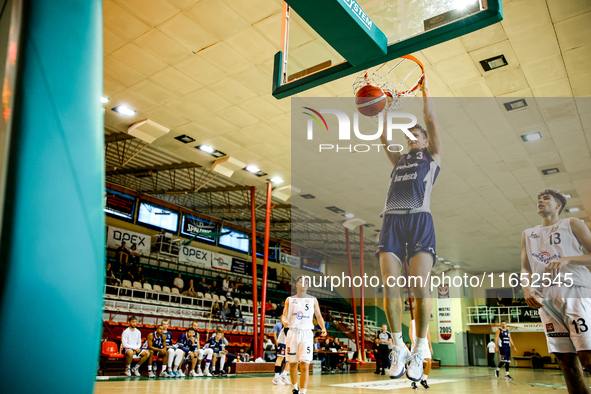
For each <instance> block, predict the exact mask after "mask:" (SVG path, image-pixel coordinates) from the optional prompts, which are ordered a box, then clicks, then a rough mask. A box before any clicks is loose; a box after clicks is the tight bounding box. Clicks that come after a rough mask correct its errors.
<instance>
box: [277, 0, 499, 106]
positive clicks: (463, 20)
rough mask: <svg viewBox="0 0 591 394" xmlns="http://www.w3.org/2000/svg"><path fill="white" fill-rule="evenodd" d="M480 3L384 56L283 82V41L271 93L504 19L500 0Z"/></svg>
mask: <svg viewBox="0 0 591 394" xmlns="http://www.w3.org/2000/svg"><path fill="white" fill-rule="evenodd" d="M481 3H483V4H482V5H483V7H484V9H483V10H481V11H479V12H476V13H473V14H469V15H466V16H464V17H460V18H458V19H455V20H452V21H450V22H448V23H446V24H443V25H441V26H439V27H435V28H433V29H431V30H428V31H425V32H423V33H421V34H418V35H415V36H413V37H410V38H408V39H405V40H401V41H399V42H395V43H393V44H390V45H388V47H387V53H386V54H385V55H384V56H379V57H377V58H373V59H368V60H367V61H366V62H363V63H358V64H357V65H353V64H351V63H350V62H348V61H346V60H345V61H343V62H341V63H338V64H335V65H333V66H330V67H328V68H325V69H321V70H319V71H315V72H312V73H310V74H307V75H305V76H302V77H300V78H297V79H294V80H292V81H290V82H286V83H282V77H283V74H284V69H283V67H285V62H284V60H285V59H284V52H285V45H282V50H281V51H279V52H277V53H276V54H275V58H274V67H273V91H272V94H273V96H274V97H275V98H277V99H282V98H286V97H290V96H293V95H295V94H297V93H300V92H304V91H306V90H308V89H312V88H314V87H316V86H320V85H323V84H326V83H329V82H332V81H335V80H337V79H340V78H342V77H345V76H348V75H351V74H355V73H358V72H361V71H363V70H365V69H368V68H370V67H374V66H376V65H378V64H382V63H385V62H387V61H390V60H393V59H396V58H398V57H400V56H404V55H408V54H411V53H414V52H417V51H420V50H423V49H425V48H429V47H431V46H434V45H437V44H440V43H442V42H445V41H449V40H452V39H454V38H458V37H461V36H463V35H466V34H469V33H471V32H474V31H477V30H480V29H483V28H485V27H487V26H490V25H492V24H495V23H497V22H500V21H501V20H503V11H502V4H501V0H481ZM285 10H286V5H284V11H285ZM311 26H312V27H313V24H311ZM283 31H284V34H285V32H286V29H285V28H284V29H283ZM319 34H321V35H322V33H321V32H319ZM282 40H283V42H284V43H285V42H286V37H285V35H284V37H282ZM327 41H328V40H327Z"/></svg>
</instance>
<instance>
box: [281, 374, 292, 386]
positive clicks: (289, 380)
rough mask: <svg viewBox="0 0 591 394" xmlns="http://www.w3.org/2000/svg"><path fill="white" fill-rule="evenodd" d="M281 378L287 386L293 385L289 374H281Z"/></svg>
mask: <svg viewBox="0 0 591 394" xmlns="http://www.w3.org/2000/svg"><path fill="white" fill-rule="evenodd" d="M279 376H280V377H281V380H283V382H284V383H285V384H286V385H291V379H290V377H289V375H288V374H281V375H279Z"/></svg>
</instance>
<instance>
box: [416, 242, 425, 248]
mask: <svg viewBox="0 0 591 394" xmlns="http://www.w3.org/2000/svg"><path fill="white" fill-rule="evenodd" d="M421 246H423V244H422V243H420V242H417V243H416V244H415V250H419V249H421Z"/></svg>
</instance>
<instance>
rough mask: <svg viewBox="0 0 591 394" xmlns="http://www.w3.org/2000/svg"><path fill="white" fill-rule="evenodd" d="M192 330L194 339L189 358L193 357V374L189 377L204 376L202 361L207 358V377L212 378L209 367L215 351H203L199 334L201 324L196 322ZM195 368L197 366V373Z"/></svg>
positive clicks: (192, 324) (192, 325)
mask: <svg viewBox="0 0 591 394" xmlns="http://www.w3.org/2000/svg"><path fill="white" fill-rule="evenodd" d="M191 328H192V329H193V332H194V334H193V338H192V341H191V343H192V344H191V347H190V352H189V357H191V372H190V373H189V376H191V377H193V376H203V371H201V360H203V359H204V358H205V376H211V372H209V366H210V365H211V359H212V357H213V351H212V350H211V349H201V343H200V341H199V332H198V331H197V329H198V328H199V323H198V322H196V321H194V322H193V323H191ZM195 366H197V372H195Z"/></svg>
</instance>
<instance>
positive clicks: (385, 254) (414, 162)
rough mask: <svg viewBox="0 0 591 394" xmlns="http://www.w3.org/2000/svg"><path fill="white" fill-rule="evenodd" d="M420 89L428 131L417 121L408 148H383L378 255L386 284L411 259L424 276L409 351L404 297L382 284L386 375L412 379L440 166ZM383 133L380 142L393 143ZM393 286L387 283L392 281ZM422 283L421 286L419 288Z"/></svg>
mask: <svg viewBox="0 0 591 394" xmlns="http://www.w3.org/2000/svg"><path fill="white" fill-rule="evenodd" d="M420 89H421V91H422V92H423V119H424V121H425V126H426V130H425V129H423V128H422V127H421V126H419V125H416V126H414V127H413V128H412V129H410V132H411V133H412V134H413V136H414V137H415V139H414V140H413V139H410V138H408V137H407V145H408V150H409V152H408V153H407V154H400V153H399V152H389V151H388V150H384V152H386V154H387V156H388V159H389V160H390V162H391V163H392V165H393V166H394V169H393V170H392V173H391V175H390V184H389V186H388V196H387V199H386V205H385V208H384V210H383V211H382V217H383V218H384V220H383V223H382V231H381V232H380V239H379V245H378V249H377V251H376V255H377V256H378V258H379V260H380V268H381V270H382V277H383V279H384V283H386V280H387V278H388V277H395V278H397V277H399V276H401V275H403V274H404V273H403V268H402V263H403V262H404V261H405V259H408V261H410V273H409V274H410V275H411V276H415V277H419V276H420V277H421V278H423V283H411V284H412V285H413V286H412V287H413V289H412V290H413V293H414V295H415V297H416V300H417V308H416V322H417V341H416V343H415V344H414V346H413V348H412V351H411V352H409V351H408V349H407V348H406V346H405V344H404V341H403V339H402V322H401V319H402V300H401V298H400V297H401V293H400V290H401V289H400V288H398V287H389V286H386V291H385V292H384V309H385V310H386V316H387V318H388V322H389V323H390V327H391V329H392V331H393V333H392V334H393V336H394V345H395V346H394V350H393V351H392V353H391V358H392V364H391V367H390V371H389V375H390V377H391V378H392V379H397V378H400V377H401V376H402V375H404V373H405V371H406V369H407V368H406V364H407V362H408V371H406V375H407V377H408V378H409V379H410V380H412V381H415V382H417V381H420V380H421V376H422V375H423V358H425V357H426V356H427V355H428V353H429V346H428V341H427V329H428V325H429V316H430V314H431V308H432V302H431V298H430V294H429V288H428V285H427V277H428V276H429V274H430V272H431V268H432V267H433V264H434V262H435V230H434V227H433V219H432V217H431V210H430V203H431V190H432V188H433V184H434V183H435V179H436V178H437V175H438V174H439V168H440V166H441V154H442V150H443V148H442V145H441V139H440V137H439V132H438V130H437V124H436V114H435V107H434V105H433V100H432V99H431V96H430V94H429V89H428V88H427V81H426V79H423V80H422V82H421V84H420ZM385 130H386V127H384V134H382V136H381V137H380V140H381V142H382V143H383V144H386V145H391V144H394V142H393V141H388V140H387V137H386V135H385ZM390 285H391V283H390ZM421 285H422V286H421Z"/></svg>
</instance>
